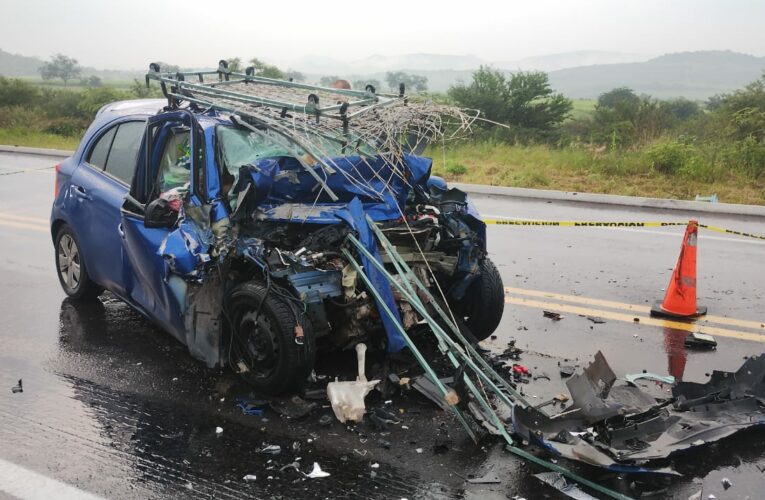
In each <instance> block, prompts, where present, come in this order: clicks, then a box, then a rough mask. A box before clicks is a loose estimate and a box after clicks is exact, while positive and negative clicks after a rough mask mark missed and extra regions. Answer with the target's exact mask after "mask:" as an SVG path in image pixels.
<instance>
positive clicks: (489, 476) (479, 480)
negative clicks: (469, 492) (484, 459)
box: [467, 471, 502, 484]
mask: <svg viewBox="0 0 765 500" xmlns="http://www.w3.org/2000/svg"><path fill="white" fill-rule="evenodd" d="M467 482H468V483H471V484H499V483H501V482H502V481H500V479H499V476H498V475H497V473H496V472H494V471H489V472H487V473H486V474H484V475H483V476H481V477H474V478H471V479H468V480H467Z"/></svg>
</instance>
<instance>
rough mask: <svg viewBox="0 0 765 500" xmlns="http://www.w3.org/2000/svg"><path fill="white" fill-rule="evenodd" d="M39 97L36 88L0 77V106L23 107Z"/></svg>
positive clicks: (20, 81) (16, 80)
mask: <svg viewBox="0 0 765 500" xmlns="http://www.w3.org/2000/svg"><path fill="white" fill-rule="evenodd" d="M39 96H40V91H39V89H38V87H36V86H34V85H32V84H31V83H27V82H25V81H24V80H20V79H17V78H13V79H9V78H3V77H2V76H0V106H24V105H29V104H31V103H33V102H35V101H36V100H37V99H38V98H39Z"/></svg>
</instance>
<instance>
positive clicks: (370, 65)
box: [291, 54, 485, 76]
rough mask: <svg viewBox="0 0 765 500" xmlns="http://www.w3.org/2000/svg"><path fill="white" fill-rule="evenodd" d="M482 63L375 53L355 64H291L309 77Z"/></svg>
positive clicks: (313, 60)
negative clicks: (313, 75) (311, 75)
mask: <svg viewBox="0 0 765 500" xmlns="http://www.w3.org/2000/svg"><path fill="white" fill-rule="evenodd" d="M481 64H485V61H483V60H481V59H480V58H478V57H476V56H474V55H469V54H468V55H445V54H399V55H392V56H383V55H379V54H375V55H372V56H369V57H365V58H363V59H357V60H355V61H339V60H336V59H332V58H328V57H303V58H301V59H299V60H297V61H295V62H293V64H292V65H291V66H292V67H294V68H296V69H298V70H300V71H302V72H305V73H309V74H321V75H331V74H339V75H343V76H346V75H360V74H366V75H371V74H373V73H384V72H386V71H401V70H405V69H411V68H417V70H418V71H437V70H474V69H477V68H478V67H479V66H481Z"/></svg>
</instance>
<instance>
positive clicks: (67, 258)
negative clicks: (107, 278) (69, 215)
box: [54, 225, 104, 300]
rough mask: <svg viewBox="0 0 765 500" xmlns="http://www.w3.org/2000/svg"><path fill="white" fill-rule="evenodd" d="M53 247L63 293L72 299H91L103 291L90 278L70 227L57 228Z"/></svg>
mask: <svg viewBox="0 0 765 500" xmlns="http://www.w3.org/2000/svg"><path fill="white" fill-rule="evenodd" d="M54 249H55V255H54V260H55V266H56V274H57V275H58V282H59V283H61V288H63V289H64V293H66V294H67V295H68V296H69V297H71V298H72V299H74V300H92V299H95V298H96V297H98V296H99V295H101V293H103V291H104V289H103V288H102V287H101V286H99V285H97V284H96V283H94V282H93V280H91V279H90V275H89V274H88V268H87V266H86V265H85V259H83V258H82V252H81V251H80V245H79V243H78V242H77V238H76V237H75V236H74V232H73V231H72V228H70V227H69V226H67V225H63V226H61V228H59V230H58V232H57V233H56V238H55V240H54Z"/></svg>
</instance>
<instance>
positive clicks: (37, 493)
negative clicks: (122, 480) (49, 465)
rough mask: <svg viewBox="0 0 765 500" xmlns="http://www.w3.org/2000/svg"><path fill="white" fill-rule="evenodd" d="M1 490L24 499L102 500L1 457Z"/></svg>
mask: <svg viewBox="0 0 765 500" xmlns="http://www.w3.org/2000/svg"><path fill="white" fill-rule="evenodd" d="M0 491H2V492H5V493H8V494H9V495H12V496H14V497H17V498H21V499H22V500H49V499H51V498H56V499H58V500H101V499H102V498H103V497H99V496H97V495H93V494H92V493H88V492H87V491H83V490H81V489H78V488H75V487H74V486H70V485H68V484H66V483H62V482H61V481H57V480H56V479H53V478H50V477H48V476H43V475H42V474H38V473H37V472H35V471H32V470H29V469H26V468H24V467H21V466H19V465H16V464H14V463H12V462H7V461H5V460H3V459H1V458H0Z"/></svg>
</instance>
